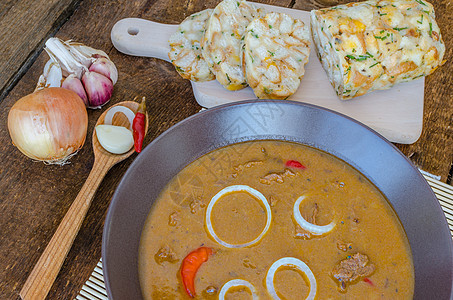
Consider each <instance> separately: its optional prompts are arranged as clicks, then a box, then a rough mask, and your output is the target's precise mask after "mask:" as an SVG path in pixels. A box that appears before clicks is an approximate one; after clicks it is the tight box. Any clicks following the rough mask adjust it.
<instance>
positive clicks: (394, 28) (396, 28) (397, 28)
mask: <svg viewBox="0 0 453 300" xmlns="http://www.w3.org/2000/svg"><path fill="white" fill-rule="evenodd" d="M408 28H409V27H401V28H399V27H393V30H396V31H401V30H405V29H408Z"/></svg>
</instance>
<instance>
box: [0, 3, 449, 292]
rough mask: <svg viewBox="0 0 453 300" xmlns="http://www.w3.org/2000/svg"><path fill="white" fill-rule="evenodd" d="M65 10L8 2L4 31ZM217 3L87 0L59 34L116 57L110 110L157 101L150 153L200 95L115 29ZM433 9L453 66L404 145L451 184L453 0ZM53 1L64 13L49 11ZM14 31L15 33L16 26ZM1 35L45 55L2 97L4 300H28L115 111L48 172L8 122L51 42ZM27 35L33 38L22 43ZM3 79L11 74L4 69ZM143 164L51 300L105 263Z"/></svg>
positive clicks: (93, 113) (169, 19)
mask: <svg viewBox="0 0 453 300" xmlns="http://www.w3.org/2000/svg"><path fill="white" fill-rule="evenodd" d="M342 1H343V0H342ZM57 2H61V3H66V5H67V7H71V5H73V4H70V3H75V2H78V1H68V0H61V1H56V0H46V1H43V0H36V1H25V0H6V1H1V3H0V9H1V10H0V16H1V18H0V23H2V22H5V16H6V12H8V13H10V14H12V10H13V6H15V5H19V6H20V5H25V4H24V3H28V4H29V5H31V6H29V7H28V8H27V10H34V12H35V13H36V12H38V11H39V12H41V14H43V15H46V18H49V17H50V20H52V18H53V19H55V17H56V16H53V14H54V13H55V14H58V13H57V12H56V11H55V7H56V6H58V5H60V3H57ZM217 2H218V1H214V0H208V1H201V0H152V1H151V0H133V1H126V0H118V1H107V0H84V1H81V2H80V4H79V6H78V8H77V10H75V11H74V13H73V15H72V16H71V17H70V18H69V19H68V20H67V21H66V23H65V24H64V25H63V26H62V27H61V28H60V29H59V30H58V32H57V33H56V36H58V37H60V38H63V39H69V38H71V39H74V40H76V41H80V42H83V43H86V44H88V45H91V46H92V47H95V48H100V49H102V50H104V51H106V52H107V53H108V54H109V56H110V57H111V59H112V60H113V61H114V62H115V63H116V65H117V67H118V70H119V80H118V83H117V85H116V86H115V90H114V93H113V98H112V100H111V103H109V104H107V105H106V107H110V106H111V105H112V104H114V103H117V102H120V101H124V100H133V99H134V98H135V97H142V96H146V97H147V106H148V111H149V112H150V116H149V123H150V127H149V133H148V135H147V137H146V139H145V145H146V144H148V143H150V142H151V141H152V140H153V139H154V138H156V137H157V136H159V135H160V134H161V133H163V132H164V131H165V130H166V129H168V128H169V127H171V126H172V125H174V124H176V123H177V122H179V121H181V120H183V119H184V118H187V117H189V116H190V115H193V114H195V113H196V112H198V110H199V109H200V107H199V106H198V104H197V103H196V101H195V99H194V97H193V93H192V90H191V86H190V83H189V82H188V81H186V80H184V79H182V78H181V77H180V76H179V75H178V74H177V72H176V71H175V70H174V67H173V66H172V65H171V64H170V63H168V62H164V61H160V60H156V59H152V58H139V57H131V56H126V55H123V54H121V53H119V52H117V51H116V50H115V49H114V48H113V46H112V44H111V42H110V30H111V28H112V26H113V24H115V23H116V22H117V21H118V20H120V19H122V18H126V17H138V18H144V19H148V20H152V21H156V22H162V23H169V24H177V23H179V22H181V21H182V20H183V19H184V18H185V17H186V16H188V15H190V14H192V13H194V12H196V11H199V10H202V9H204V8H208V7H214V6H215V4H216V3H217ZM260 2H263V3H267V4H272V5H280V6H285V7H290V6H293V8H299V9H306V10H309V9H312V8H319V7H325V6H330V5H333V4H337V3H339V1H337V0H297V1H291V0H272V1H260ZM344 2H345V1H343V3H344ZM431 2H433V3H434V7H435V9H436V14H437V19H438V22H439V25H440V27H441V30H442V34H443V38H444V40H445V42H446V44H447V49H448V50H447V55H446V59H447V63H446V64H445V65H444V66H442V67H441V68H439V70H437V71H436V72H435V73H434V74H433V75H431V76H429V77H428V78H427V83H426V88H425V117H424V130H423V133H422V137H421V138H420V139H419V141H417V142H416V143H415V144H413V145H408V146H403V145H398V148H400V149H401V150H402V151H403V152H404V153H405V154H406V155H408V156H409V157H410V158H411V160H412V161H413V162H414V163H416V164H417V165H418V166H420V167H421V168H422V169H424V170H426V171H428V172H431V173H433V174H436V175H441V176H442V181H445V180H446V178H447V175H448V172H449V170H450V168H451V164H452V161H453V145H452V141H453V132H452V130H453V124H452V123H453V107H452V105H453V86H452V84H453V80H452V75H451V74H452V73H453V64H452V62H451V61H452V55H453V53H452V47H453V45H452V42H453V41H452V38H451V36H452V35H453V25H452V24H453V22H452V21H453V20H452V17H453V11H452V4H451V0H435V1H431ZM49 3H52V4H54V6H52V5H50V6H49ZM61 5H63V4H61ZM40 6H42V7H47V10H44V9H41V8H40ZM30 7H33V8H34V9H31V8H30ZM14 9H15V13H16V18H21V20H22V21H21V22H24V23H26V24H29V20H28V19H27V20H25V19H24V18H26V17H28V18H29V19H30V18H32V17H33V16H30V15H27V14H26V12H22V11H20V10H17V8H14ZM60 11H61V10H60ZM63 11H64V9H63ZM11 16H12V15H11ZM60 16H61V14H60ZM42 20H45V18H44V19H42ZM21 22H19V21H17V22H16V23H15V24H17V25H16V26H22V25H21V24H19V23H21ZM49 22H50V23H52V22H53V21H49ZM2 24H4V23H2ZM34 24H36V22H35V23H34ZM6 26H10V25H9V24H6ZM45 26H49V25H48V24H41V27H42V28H43V27H45ZM38 27H39V26H38ZM0 28H1V29H0V33H1V34H0V39H1V41H2V42H1V43H0V47H1V48H0V49H1V51H0V53H2V55H3V54H4V51H5V49H10V48H13V47H14V48H16V49H17V51H19V52H20V51H22V49H19V48H21V47H24V48H23V49H24V53H25V52H27V51H28V54H27V55H24V56H25V57H33V54H32V53H40V54H39V55H37V57H36V60H35V61H34V62H33V63H32V64H31V65H30V67H29V68H28V67H27V72H26V73H25V75H24V76H23V77H21V79H20V80H18V81H17V84H16V85H15V86H14V88H12V89H8V90H9V93H8V95H7V96H6V97H0V101H1V102H0V120H3V122H0V215H1V218H0V231H1V232H2V234H1V235H0V257H1V259H0V299H19V291H20V290H21V288H22V286H23V284H24V283H25V281H26V279H27V277H28V275H29V274H30V272H31V270H32V269H33V266H34V265H35V264H36V262H37V261H38V259H39V257H40V255H41V254H42V253H43V251H44V248H45V247H46V245H47V244H48V243H49V241H50V239H51V237H52V235H53V234H54V232H55V231H56V229H57V227H58V225H59V223H60V222H61V220H62V219H63V216H64V215H65V213H66V212H67V211H68V209H69V207H70V205H71V203H72V202H73V201H74V199H75V197H76V195H77V194H78V193H79V191H80V190H81V188H82V186H83V184H84V182H85V180H86V179H87V177H88V174H89V173H90V170H91V168H92V166H93V162H94V159H93V151H92V146H91V133H92V132H93V129H94V124H95V122H96V120H97V119H98V117H99V116H100V115H101V114H102V113H103V112H104V110H105V109H102V110H90V111H89V112H88V117H89V126H88V136H87V140H86V143H85V145H84V147H83V148H82V149H81V151H80V152H79V153H78V154H77V155H76V156H75V157H73V158H72V159H71V164H69V165H65V166H62V167H60V166H46V165H44V164H42V163H38V162H33V161H31V160H30V159H28V158H27V157H25V156H24V155H22V154H21V153H20V152H19V151H18V150H17V149H16V148H15V147H14V146H13V145H12V144H11V140H10V137H9V134H8V130H7V125H6V119H7V115H8V112H9V110H10V108H11V107H12V105H13V104H14V102H15V101H17V100H18V99H19V98H20V97H22V96H24V95H26V94H28V93H31V92H32V91H33V89H34V86H35V84H36V81H37V80H38V77H39V75H40V74H41V72H42V68H43V66H44V64H45V62H46V61H47V59H48V57H47V54H45V53H44V52H40V51H41V49H40V48H39V46H40V45H41V44H42V43H43V38H42V37H41V44H40V43H35V45H34V46H31V44H30V45H28V44H27V41H28V43H31V39H33V38H34V35H35V34H36V35H39V34H41V35H42V33H40V30H39V28H38V29H34V30H37V31H34V32H35V33H28V32H26V30H23V32H22V31H17V30H15V28H16V27H14V28H13V29H12V30H5V29H4V28H10V27H0ZM17 28H18V27H17ZM25 28H26V27H25ZM49 28H52V26H50V27H49ZM32 31H33V30H32ZM51 31H52V30H50V32H51ZM48 32H49V31H48ZM27 34H28V37H27V39H23V38H22V36H27ZM42 36H45V34H44V35H42ZM21 40H22V41H21ZM16 43H18V44H21V45H22V46H18V45H16ZM5 44H7V45H5ZM38 44H39V45H38ZM25 47H28V48H27V49H28V50H26V51H25ZM36 47H38V48H36ZM3 59H4V58H3V57H0V62H3ZM9 64H10V65H11V67H12V68H13V69H14V70H13V71H15V72H17V71H20V70H21V68H23V60H20V59H19V58H17V59H14V60H12V61H9ZM1 73H2V76H3V71H2V72H1ZM13 73H14V72H13ZM16 76H17V75H16ZM0 84H2V85H4V84H5V81H4V80H3V79H2V80H0ZM6 84H7V85H8V83H6ZM135 156H136V154H134V155H132V156H131V157H130V158H128V159H126V160H125V161H123V162H121V163H119V164H117V165H116V166H114V167H113V168H112V169H110V171H109V172H108V173H107V175H106V177H105V178H104V180H103V181H102V183H101V185H100V186H99V188H98V190H97V192H96V193H95V195H94V199H93V202H92V204H91V206H90V208H89V210H88V213H87V216H86V218H85V220H84V222H83V223H82V226H81V228H80V232H79V234H78V235H77V237H76V239H75V240H74V244H73V247H72V248H71V250H70V251H69V253H68V256H67V258H66V260H65V262H64V264H63V266H62V269H61V271H60V273H59V275H58V276H57V279H56V281H55V283H54V284H53V286H52V288H51V290H50V292H49V294H48V296H47V299H74V297H75V296H76V295H77V293H78V291H79V290H80V289H81V287H82V285H83V284H84V282H85V281H86V280H87V279H88V278H89V276H90V274H91V272H92V271H93V268H94V267H95V266H96V264H97V262H98V260H99V258H100V256H101V239H102V230H103V223H104V219H105V215H106V212H107V208H108V205H109V202H110V199H111V197H112V195H113V193H114V191H115V188H116V187H117V185H118V183H119V181H120V180H121V177H122V176H123V175H124V173H125V171H126V170H127V168H128V166H129V165H130V164H131V162H132V161H133V159H134V157H135ZM389 171H391V170H389Z"/></svg>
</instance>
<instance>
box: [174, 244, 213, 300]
mask: <svg viewBox="0 0 453 300" xmlns="http://www.w3.org/2000/svg"><path fill="white" fill-rule="evenodd" d="M211 254H212V249H211V248H208V247H200V248H198V249H196V250H194V251H192V252H190V253H189V254H188V255H187V256H186V258H184V260H183V261H182V264H181V278H182V283H183V285H184V289H185V290H186V292H187V294H188V295H189V297H191V298H194V297H195V275H197V271H198V269H199V268H200V266H201V265H202V264H203V263H204V262H206V261H208V258H209V256H210V255H211Z"/></svg>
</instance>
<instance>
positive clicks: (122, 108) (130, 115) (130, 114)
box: [104, 105, 135, 131]
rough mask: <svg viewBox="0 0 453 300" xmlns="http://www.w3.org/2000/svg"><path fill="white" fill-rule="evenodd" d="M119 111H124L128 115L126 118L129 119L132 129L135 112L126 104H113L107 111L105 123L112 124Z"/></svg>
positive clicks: (130, 128)
mask: <svg viewBox="0 0 453 300" xmlns="http://www.w3.org/2000/svg"><path fill="white" fill-rule="evenodd" d="M118 112H121V113H123V114H124V115H125V116H126V118H127V119H128V120H129V130H130V131H132V123H133V122H134V118H135V113H134V112H133V111H132V110H131V109H130V108H128V107H126V106H122V105H117V106H113V107H112V108H110V109H109V110H108V111H107V113H106V114H105V118H104V124H105V125H112V120H113V116H114V115H115V114H116V113H118Z"/></svg>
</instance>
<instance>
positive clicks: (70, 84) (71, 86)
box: [61, 74, 89, 106]
mask: <svg viewBox="0 0 453 300" xmlns="http://www.w3.org/2000/svg"><path fill="white" fill-rule="evenodd" d="M61 87H62V88H65V89H68V90H71V91H74V92H76V93H77V95H79V97H80V98H82V100H83V103H85V106H88V104H89V102H88V96H87V93H86V92H85V89H84V88H83V84H82V82H81V81H80V79H79V78H77V77H76V76H75V75H74V74H70V75H69V76H68V77H66V79H65V80H64V81H63V83H62V84H61Z"/></svg>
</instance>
